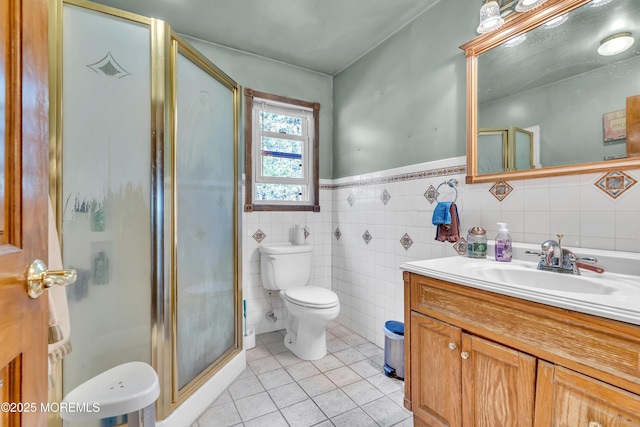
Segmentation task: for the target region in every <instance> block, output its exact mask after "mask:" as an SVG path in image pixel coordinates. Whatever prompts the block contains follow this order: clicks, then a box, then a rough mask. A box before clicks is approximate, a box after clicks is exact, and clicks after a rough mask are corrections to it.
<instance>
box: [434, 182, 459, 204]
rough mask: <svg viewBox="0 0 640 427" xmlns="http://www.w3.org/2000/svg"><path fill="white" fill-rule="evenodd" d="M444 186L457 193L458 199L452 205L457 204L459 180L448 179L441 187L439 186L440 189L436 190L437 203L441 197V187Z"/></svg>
mask: <svg viewBox="0 0 640 427" xmlns="http://www.w3.org/2000/svg"><path fill="white" fill-rule="evenodd" d="M443 185H448V186H449V187H451V188H453V189H454V190H455V191H456V197H455V198H454V199H453V202H452V203H455V202H456V200H458V188H457V187H458V180H457V179H453V178H452V179H448V180H446V181H444V182H442V183H440V185H438V187H437V188H436V202H439V200H438V196H439V195H440V191H439V190H440V187H442V186H443Z"/></svg>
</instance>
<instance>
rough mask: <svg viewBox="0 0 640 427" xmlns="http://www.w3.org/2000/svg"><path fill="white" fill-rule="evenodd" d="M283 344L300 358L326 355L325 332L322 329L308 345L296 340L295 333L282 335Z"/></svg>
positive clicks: (313, 358) (318, 357) (312, 358)
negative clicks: (318, 335)
mask: <svg viewBox="0 0 640 427" xmlns="http://www.w3.org/2000/svg"><path fill="white" fill-rule="evenodd" d="M284 345H285V347H287V348H288V349H289V350H291V352H292V353H293V354H295V355H296V356H298V357H299V358H300V359H302V360H318V359H322V358H323V357H325V356H326V355H327V334H326V333H325V331H322V334H321V336H320V337H318V339H317V340H314V342H313V343H311V345H309V344H305V343H304V342H300V341H298V340H297V337H296V336H295V334H289V333H287V334H286V335H285V336H284Z"/></svg>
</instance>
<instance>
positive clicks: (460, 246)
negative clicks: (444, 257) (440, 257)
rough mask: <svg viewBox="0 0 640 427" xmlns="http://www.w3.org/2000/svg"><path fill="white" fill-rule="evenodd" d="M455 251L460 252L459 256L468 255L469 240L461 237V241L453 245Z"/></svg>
mask: <svg viewBox="0 0 640 427" xmlns="http://www.w3.org/2000/svg"><path fill="white" fill-rule="evenodd" d="M453 249H455V250H456V252H458V255H466V254H467V239H465V238H464V237H461V238H460V240H458V241H457V242H455V243H454V244H453Z"/></svg>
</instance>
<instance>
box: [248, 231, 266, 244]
mask: <svg viewBox="0 0 640 427" xmlns="http://www.w3.org/2000/svg"><path fill="white" fill-rule="evenodd" d="M252 237H253V238H254V239H255V241H256V242H258V243H261V242H262V241H263V240H264V239H265V237H267V235H266V234H264V232H263V231H262V230H260V229H258V231H256V232H255V233H253V236H252Z"/></svg>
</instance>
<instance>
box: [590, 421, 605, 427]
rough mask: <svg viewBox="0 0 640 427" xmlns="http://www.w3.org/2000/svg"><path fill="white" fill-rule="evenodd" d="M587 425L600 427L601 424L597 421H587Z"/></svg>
mask: <svg viewBox="0 0 640 427" xmlns="http://www.w3.org/2000/svg"><path fill="white" fill-rule="evenodd" d="M589 427H602V424H600V423H599V422H597V421H589Z"/></svg>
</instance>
